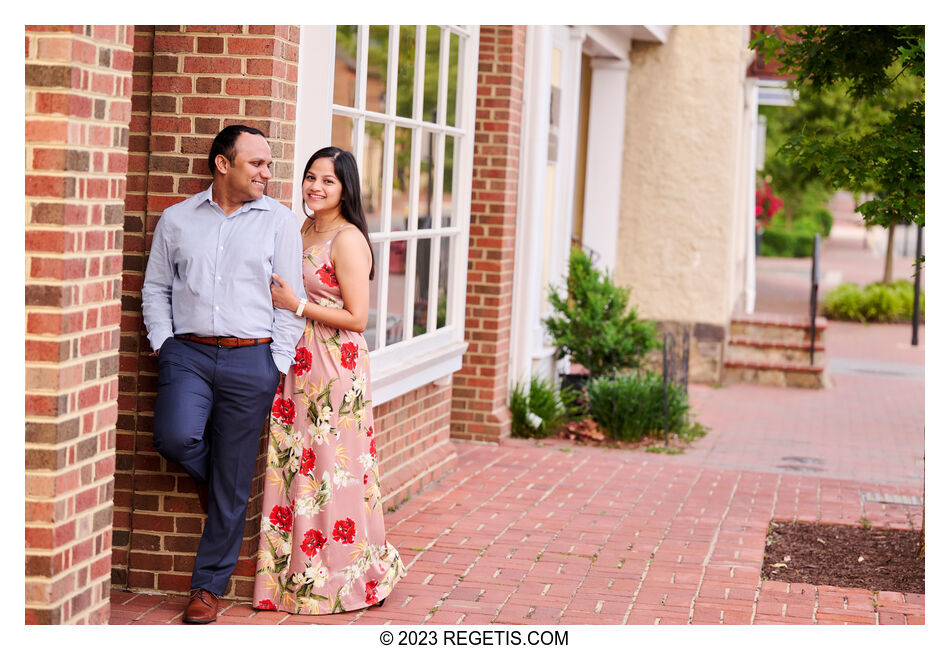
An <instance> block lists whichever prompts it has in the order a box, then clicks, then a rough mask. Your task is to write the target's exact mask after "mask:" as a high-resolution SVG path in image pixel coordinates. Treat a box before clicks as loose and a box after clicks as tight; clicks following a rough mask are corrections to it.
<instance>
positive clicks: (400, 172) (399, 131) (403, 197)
mask: <svg viewBox="0 0 950 650" xmlns="http://www.w3.org/2000/svg"><path fill="white" fill-rule="evenodd" d="M411 165H412V131H411V129H406V128H402V127H396V159H395V162H394V165H393V211H392V229H393V230H406V229H407V226H406V224H407V223H408V219H409V182H410V180H411V179H412V169H411Z"/></svg>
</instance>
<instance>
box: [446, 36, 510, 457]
mask: <svg viewBox="0 0 950 650" xmlns="http://www.w3.org/2000/svg"><path fill="white" fill-rule="evenodd" d="M525 35H526V29H525V27H524V26H513V27H512V26H498V25H483V26H482V27H481V33H480V39H479V50H478V58H479V61H478V91H477V98H476V113H475V116H476V117H475V152H474V169H473V174H472V216H471V228H470V231H469V232H470V244H469V251H468V290H467V294H466V306H465V340H466V341H468V343H469V347H468V351H467V352H466V353H465V357H464V359H463V360H462V369H461V370H460V371H459V372H457V373H455V375H454V378H453V391H452V419H451V431H452V436H453V437H455V438H459V439H464V440H484V441H495V442H497V441H498V440H500V439H501V438H503V437H505V436H507V435H508V434H509V433H510V431H511V415H510V413H509V411H508V351H509V340H510V332H511V300H512V294H513V277H514V255H515V218H516V216H517V208H518V205H517V204H518V167H519V162H520V146H521V113H522V105H523V101H524V100H523V97H524V57H525Z"/></svg>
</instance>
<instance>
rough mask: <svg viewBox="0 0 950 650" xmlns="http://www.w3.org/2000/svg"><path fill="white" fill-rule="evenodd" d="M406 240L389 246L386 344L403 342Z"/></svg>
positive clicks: (407, 247)
mask: <svg viewBox="0 0 950 650" xmlns="http://www.w3.org/2000/svg"><path fill="white" fill-rule="evenodd" d="M408 249H409V246H408V244H407V242H406V240H405V239H402V240H399V241H394V242H390V244H389V268H388V269H387V270H388V271H389V296H388V300H387V302H388V309H387V315H386V344H387V345H392V344H393V343H398V342H399V341H402V340H403V323H404V322H405V308H406V298H405V295H406V290H407V289H408V288H409V287H407V286H406V251H407V250H408Z"/></svg>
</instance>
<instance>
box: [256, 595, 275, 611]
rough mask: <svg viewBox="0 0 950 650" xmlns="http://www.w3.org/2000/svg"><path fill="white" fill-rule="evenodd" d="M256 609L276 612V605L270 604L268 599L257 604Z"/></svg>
mask: <svg viewBox="0 0 950 650" xmlns="http://www.w3.org/2000/svg"><path fill="white" fill-rule="evenodd" d="M257 609H272V610H275V611H276V610H277V605H275V604H274V603H272V602H271V600H270V599H269V598H265V599H264V600H262V601H261V602H259V603H257Z"/></svg>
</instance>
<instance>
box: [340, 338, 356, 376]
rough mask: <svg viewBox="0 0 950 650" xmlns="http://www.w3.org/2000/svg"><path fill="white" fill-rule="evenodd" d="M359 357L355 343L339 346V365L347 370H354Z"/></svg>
mask: <svg viewBox="0 0 950 650" xmlns="http://www.w3.org/2000/svg"><path fill="white" fill-rule="evenodd" d="M359 356H360V349H359V348H358V347H357V346H356V343H344V344H343V345H341V346H340V365H341V366H343V367H344V368H346V369H347V370H354V369H355V368H356V360H357V359H358V358H359Z"/></svg>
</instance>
